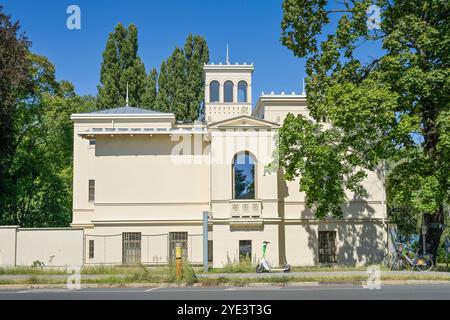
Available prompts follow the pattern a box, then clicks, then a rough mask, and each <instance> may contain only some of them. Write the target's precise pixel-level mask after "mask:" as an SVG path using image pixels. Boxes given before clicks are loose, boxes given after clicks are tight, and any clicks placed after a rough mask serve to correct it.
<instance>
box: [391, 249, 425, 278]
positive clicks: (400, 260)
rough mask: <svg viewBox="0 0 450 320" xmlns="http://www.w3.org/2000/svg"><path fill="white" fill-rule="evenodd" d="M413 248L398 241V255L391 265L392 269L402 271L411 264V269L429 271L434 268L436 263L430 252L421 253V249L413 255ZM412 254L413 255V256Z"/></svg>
mask: <svg viewBox="0 0 450 320" xmlns="http://www.w3.org/2000/svg"><path fill="white" fill-rule="evenodd" d="M412 253H413V249H412V248H411V247H410V246H408V245H406V244H404V243H398V244H397V248H396V256H395V259H394V262H393V263H392V265H391V270H396V271H400V270H403V269H404V268H405V267H407V266H409V267H410V270H414V269H416V268H417V270H419V271H421V272H427V271H430V270H431V269H433V267H434V263H433V259H431V255H430V254H419V249H417V250H416V252H415V253H414V255H412ZM411 256H412V257H411Z"/></svg>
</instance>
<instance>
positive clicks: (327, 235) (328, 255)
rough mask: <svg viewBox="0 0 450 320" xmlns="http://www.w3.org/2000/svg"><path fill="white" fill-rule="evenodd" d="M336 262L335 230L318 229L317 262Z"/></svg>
mask: <svg viewBox="0 0 450 320" xmlns="http://www.w3.org/2000/svg"><path fill="white" fill-rule="evenodd" d="M336 262H337V261H336V231H319V263H336Z"/></svg>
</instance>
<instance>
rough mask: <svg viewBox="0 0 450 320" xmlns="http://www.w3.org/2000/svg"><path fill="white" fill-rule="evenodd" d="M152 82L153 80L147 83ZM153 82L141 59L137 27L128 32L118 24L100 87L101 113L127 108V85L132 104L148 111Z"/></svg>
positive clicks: (105, 58) (110, 39)
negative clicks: (102, 110) (111, 109)
mask: <svg viewBox="0 0 450 320" xmlns="http://www.w3.org/2000/svg"><path fill="white" fill-rule="evenodd" d="M147 78H150V79H147ZM151 78H152V74H150V75H149V76H147V74H146V73H145V67H144V63H143V62H142V60H141V59H140V57H139V56H138V39H137V29H136V26H135V25H133V24H131V25H129V26H128V29H127V28H125V27H124V26H123V25H122V24H120V23H119V24H118V25H117V26H116V28H115V30H114V32H111V33H110V34H109V37H108V41H107V43H106V48H105V51H104V52H103V62H102V65H101V70H100V85H99V86H98V103H97V107H98V109H107V108H115V107H119V106H124V105H125V99H126V90H127V84H128V89H129V104H130V105H131V106H139V107H146V108H149V107H150V106H152V105H153V103H154V100H151V98H152V97H151V93H150V92H149V91H151V90H152V89H151V87H149V86H150V85H151V83H150V82H151Z"/></svg>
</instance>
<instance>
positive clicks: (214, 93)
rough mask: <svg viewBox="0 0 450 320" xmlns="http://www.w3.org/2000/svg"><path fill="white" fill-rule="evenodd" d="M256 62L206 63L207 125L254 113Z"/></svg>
mask: <svg viewBox="0 0 450 320" xmlns="http://www.w3.org/2000/svg"><path fill="white" fill-rule="evenodd" d="M253 69H254V68H253V63H252V64H250V65H248V64H246V63H244V64H238V63H236V64H230V63H229V58H228V47H227V61H226V64H222V63H220V64H218V65H215V64H214V63H211V64H205V65H204V67H203V72H204V77H205V121H206V123H207V124H211V123H213V122H217V121H222V120H225V119H229V118H234V117H237V116H242V115H247V116H249V115H251V113H252V73H253Z"/></svg>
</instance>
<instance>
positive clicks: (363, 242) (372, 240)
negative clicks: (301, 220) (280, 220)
mask: <svg viewBox="0 0 450 320" xmlns="http://www.w3.org/2000/svg"><path fill="white" fill-rule="evenodd" d="M343 210H344V212H347V213H348V212H350V213H351V214H349V215H347V216H346V217H347V218H350V217H352V216H353V217H356V216H359V217H361V216H364V218H371V217H373V215H374V214H375V210H374V209H373V208H372V207H371V206H370V205H369V204H368V203H367V202H366V201H361V200H358V201H357V202H353V201H352V202H351V203H349V204H347V205H346V206H344V207H343ZM305 211H306V212H305ZM311 213H312V210H311V209H305V210H304V212H302V216H307V215H310V214H311ZM383 228H384V226H383V223H382V222H381V221H355V222H348V221H343V220H339V219H333V220H331V219H324V220H320V221H314V222H308V223H305V225H304V229H305V231H306V232H307V234H308V248H309V249H310V250H311V252H312V255H313V261H314V264H319V263H320V262H319V232H320V231H336V257H337V264H340V265H365V264H378V263H381V262H382V261H383V259H384V256H385V244H384V233H383V230H384V229H383Z"/></svg>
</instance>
